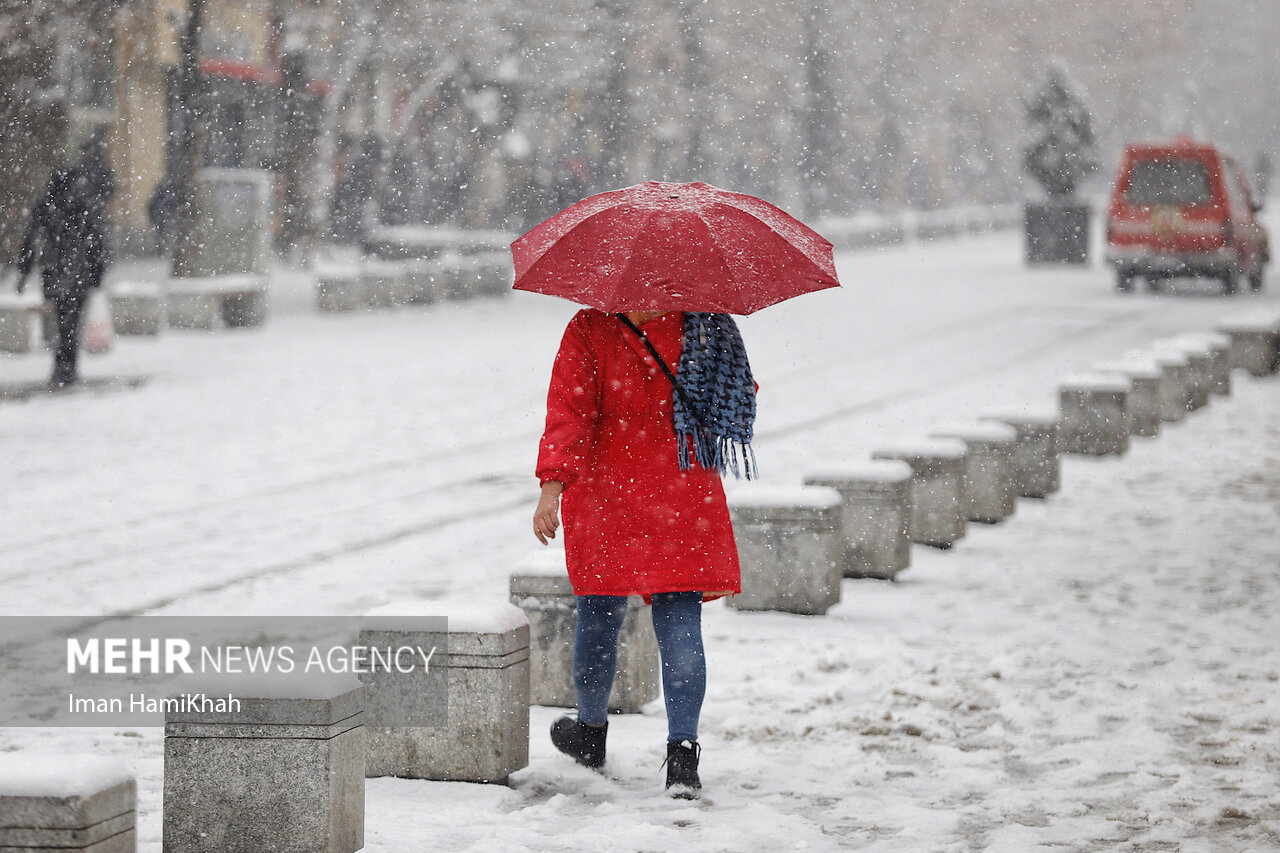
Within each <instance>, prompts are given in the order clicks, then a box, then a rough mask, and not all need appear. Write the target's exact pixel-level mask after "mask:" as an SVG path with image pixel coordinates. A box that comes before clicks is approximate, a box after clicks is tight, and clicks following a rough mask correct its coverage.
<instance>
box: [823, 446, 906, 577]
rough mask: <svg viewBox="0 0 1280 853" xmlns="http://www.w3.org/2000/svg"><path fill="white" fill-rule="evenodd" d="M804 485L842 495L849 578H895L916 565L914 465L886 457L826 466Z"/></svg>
mask: <svg viewBox="0 0 1280 853" xmlns="http://www.w3.org/2000/svg"><path fill="white" fill-rule="evenodd" d="M804 482H805V485H807V486H827V487H829V488H832V489H835V490H836V491H837V492H838V493H839V494H840V500H841V503H842V505H843V512H842V523H841V529H842V531H843V534H844V565H843V573H844V576H845V577H847V578H882V579H885V580H892V579H893V577H894V576H895V575H897V574H898V572H900V571H902V570H903V569H905V568H907V566H909V565H910V564H911V539H910V537H909V536H908V530H907V528H908V525H909V524H910V521H911V466H910V465H908V464H907V463H905V462H903V461H901V460H897V459H884V460H879V461H871V462H864V463H862V464H860V465H849V466H842V467H839V468H823V469H822V470H821V471H819V472H817V473H812V474H810V475H808V476H807V477H805V480H804Z"/></svg>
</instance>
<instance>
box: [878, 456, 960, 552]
mask: <svg viewBox="0 0 1280 853" xmlns="http://www.w3.org/2000/svg"><path fill="white" fill-rule="evenodd" d="M967 453H968V450H967V449H966V448H965V445H964V442H963V441H956V440H955V439H932V440H929V441H922V442H919V443H916V444H909V445H899V446H896V447H891V448H887V449H885V450H877V451H875V452H874V453H872V454H871V457H872V458H873V459H900V460H902V461H903V462H906V463H907V464H908V465H910V466H911V520H910V522H909V524H908V526H907V530H908V534H907V535H908V536H910V537H911V541H912V542H916V543H918V544H920V545H931V546H933V547H935V548H950V547H951V546H952V545H954V544H955V543H956V542H957V541H958V540H960V539H962V538H964V534H965V524H966V518H965V507H966V498H965V493H964V464H965V455H966V454H967Z"/></svg>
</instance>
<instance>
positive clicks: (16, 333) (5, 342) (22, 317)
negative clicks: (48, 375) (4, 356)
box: [0, 285, 40, 352]
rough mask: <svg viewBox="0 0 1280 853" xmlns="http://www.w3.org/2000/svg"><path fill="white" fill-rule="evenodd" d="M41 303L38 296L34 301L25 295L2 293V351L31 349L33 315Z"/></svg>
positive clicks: (0, 329)
mask: <svg viewBox="0 0 1280 853" xmlns="http://www.w3.org/2000/svg"><path fill="white" fill-rule="evenodd" d="M28 287H30V285H28ZM37 287H38V285H37ZM39 305H40V301H39V299H38V298H37V299H35V300H34V301H33V300H32V299H31V298H29V297H26V296H23V295H16V294H0V352H28V351H29V350H30V349H31V331H32V323H31V317H32V314H33V312H34V311H36V310H38V308H39Z"/></svg>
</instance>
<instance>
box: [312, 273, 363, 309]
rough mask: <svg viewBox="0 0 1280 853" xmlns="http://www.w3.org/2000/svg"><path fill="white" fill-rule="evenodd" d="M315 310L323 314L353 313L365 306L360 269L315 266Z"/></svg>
mask: <svg viewBox="0 0 1280 853" xmlns="http://www.w3.org/2000/svg"><path fill="white" fill-rule="evenodd" d="M315 272H316V308H317V309H318V310H320V311H325V312H337V311H355V310H357V309H359V308H363V307H364V305H365V295H364V287H363V285H362V284H361V280H360V267H358V266H356V265H354V264H351V265H341V266H339V265H336V264H321V263H317V264H316V265H315Z"/></svg>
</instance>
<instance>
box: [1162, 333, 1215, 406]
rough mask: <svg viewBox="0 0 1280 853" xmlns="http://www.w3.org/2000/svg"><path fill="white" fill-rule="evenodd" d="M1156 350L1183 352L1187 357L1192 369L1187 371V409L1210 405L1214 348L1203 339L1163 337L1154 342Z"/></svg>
mask: <svg viewBox="0 0 1280 853" xmlns="http://www.w3.org/2000/svg"><path fill="white" fill-rule="evenodd" d="M1152 349H1153V350H1155V351H1156V352H1165V351H1168V352H1174V353H1182V354H1183V355H1185V356H1186V357H1187V363H1188V365H1189V366H1190V367H1191V370H1190V371H1189V372H1188V373H1187V410H1188V411H1192V412H1194V411H1195V410H1196V409H1201V408H1204V407H1205V406H1207V405H1209V394H1210V388H1211V387H1212V386H1213V349H1212V348H1211V347H1210V346H1208V344H1206V343H1204V342H1203V341H1199V342H1197V341H1195V340H1189V339H1187V338H1162V339H1161V340H1158V341H1156V342H1155V343H1154V344H1152Z"/></svg>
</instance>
